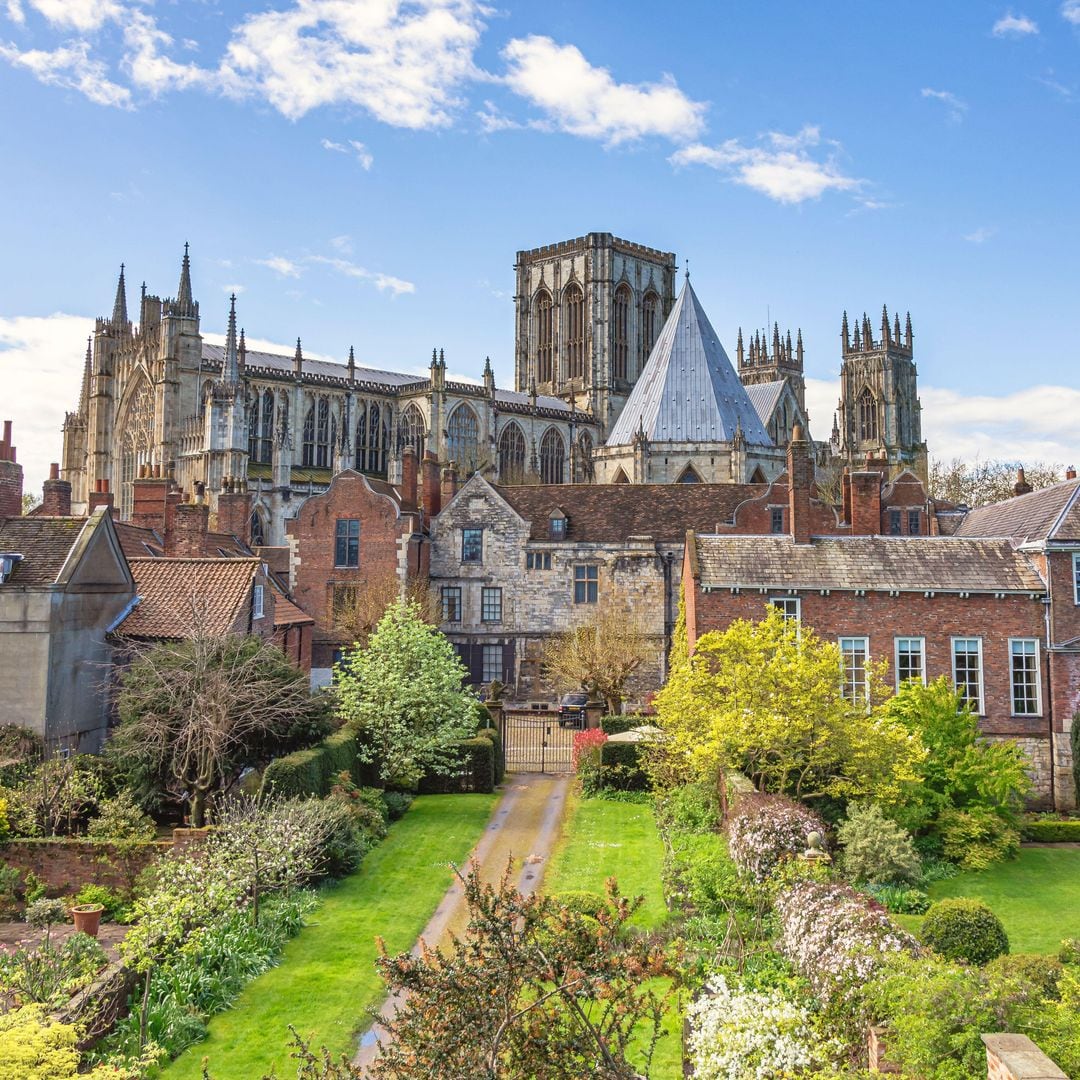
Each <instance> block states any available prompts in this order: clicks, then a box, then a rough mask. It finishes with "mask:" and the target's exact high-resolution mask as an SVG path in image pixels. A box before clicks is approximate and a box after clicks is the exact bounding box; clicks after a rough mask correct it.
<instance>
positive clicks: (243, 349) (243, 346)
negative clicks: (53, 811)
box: [236, 326, 247, 371]
mask: <svg viewBox="0 0 1080 1080" xmlns="http://www.w3.org/2000/svg"><path fill="white" fill-rule="evenodd" d="M236 359H237V362H238V363H239V365H240V370H241V371H243V370H244V368H246V367H247V341H246V340H245V338H244V328H243V327H242V326H241V327H240V344H239V345H238V346H237V347H236Z"/></svg>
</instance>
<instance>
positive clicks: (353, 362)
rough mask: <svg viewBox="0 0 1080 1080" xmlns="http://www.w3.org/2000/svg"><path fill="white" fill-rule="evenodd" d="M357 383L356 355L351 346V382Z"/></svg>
mask: <svg viewBox="0 0 1080 1080" xmlns="http://www.w3.org/2000/svg"><path fill="white" fill-rule="evenodd" d="M355 381H356V353H355V352H354V351H353V347H352V346H351V345H350V346H349V382H355Z"/></svg>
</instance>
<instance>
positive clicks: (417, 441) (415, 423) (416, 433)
mask: <svg viewBox="0 0 1080 1080" xmlns="http://www.w3.org/2000/svg"><path fill="white" fill-rule="evenodd" d="M426 438H427V428H426V427H425V425H424V414H423V413H422V412H421V411H420V410H419V409H418V408H417V407H416V405H415V403H413V404H410V405H409V407H408V408H407V409H406V410H405V411H404V412H403V413H402V414H401V421H400V423H399V424H398V453H399V454H400V453H401V451H402V450H404V449H405V447H406V446H411V447H412V448H413V450H415V451H416V457H417V460H420V459H421V458H422V457H423V456H424V441H425V439H426Z"/></svg>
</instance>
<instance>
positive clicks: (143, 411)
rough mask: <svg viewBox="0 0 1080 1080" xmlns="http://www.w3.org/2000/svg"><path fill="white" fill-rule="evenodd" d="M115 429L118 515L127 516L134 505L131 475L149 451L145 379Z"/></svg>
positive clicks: (150, 419)
mask: <svg viewBox="0 0 1080 1080" xmlns="http://www.w3.org/2000/svg"><path fill="white" fill-rule="evenodd" d="M117 430H118V431H120V432H121V436H120V438H121V444H120V517H121V518H123V519H124V520H127V519H128V518H130V517H131V512H132V510H133V509H134V505H135V478H136V477H137V476H138V475H139V472H140V470H141V469H142V467H143V466H144V465H149V464H150V463H151V458H152V455H153V447H154V391H153V388H152V387H151V386H150V384H149V383H148V382H147V381H146V380H145V379H141V380H140V383H139V384H138V386H137V389H136V390H135V391H134V392H133V393H132V395H131V396H130V397H129V398H128V401H127V404H126V405H125V406H124V409H123V412H122V413H121V419H120V423H119V424H118V426H117Z"/></svg>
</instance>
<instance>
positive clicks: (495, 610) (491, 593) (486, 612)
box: [480, 588, 502, 622]
mask: <svg viewBox="0 0 1080 1080" xmlns="http://www.w3.org/2000/svg"><path fill="white" fill-rule="evenodd" d="M480 621H481V622H502V589H493V588H484V589H482V590H481V591H480Z"/></svg>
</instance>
